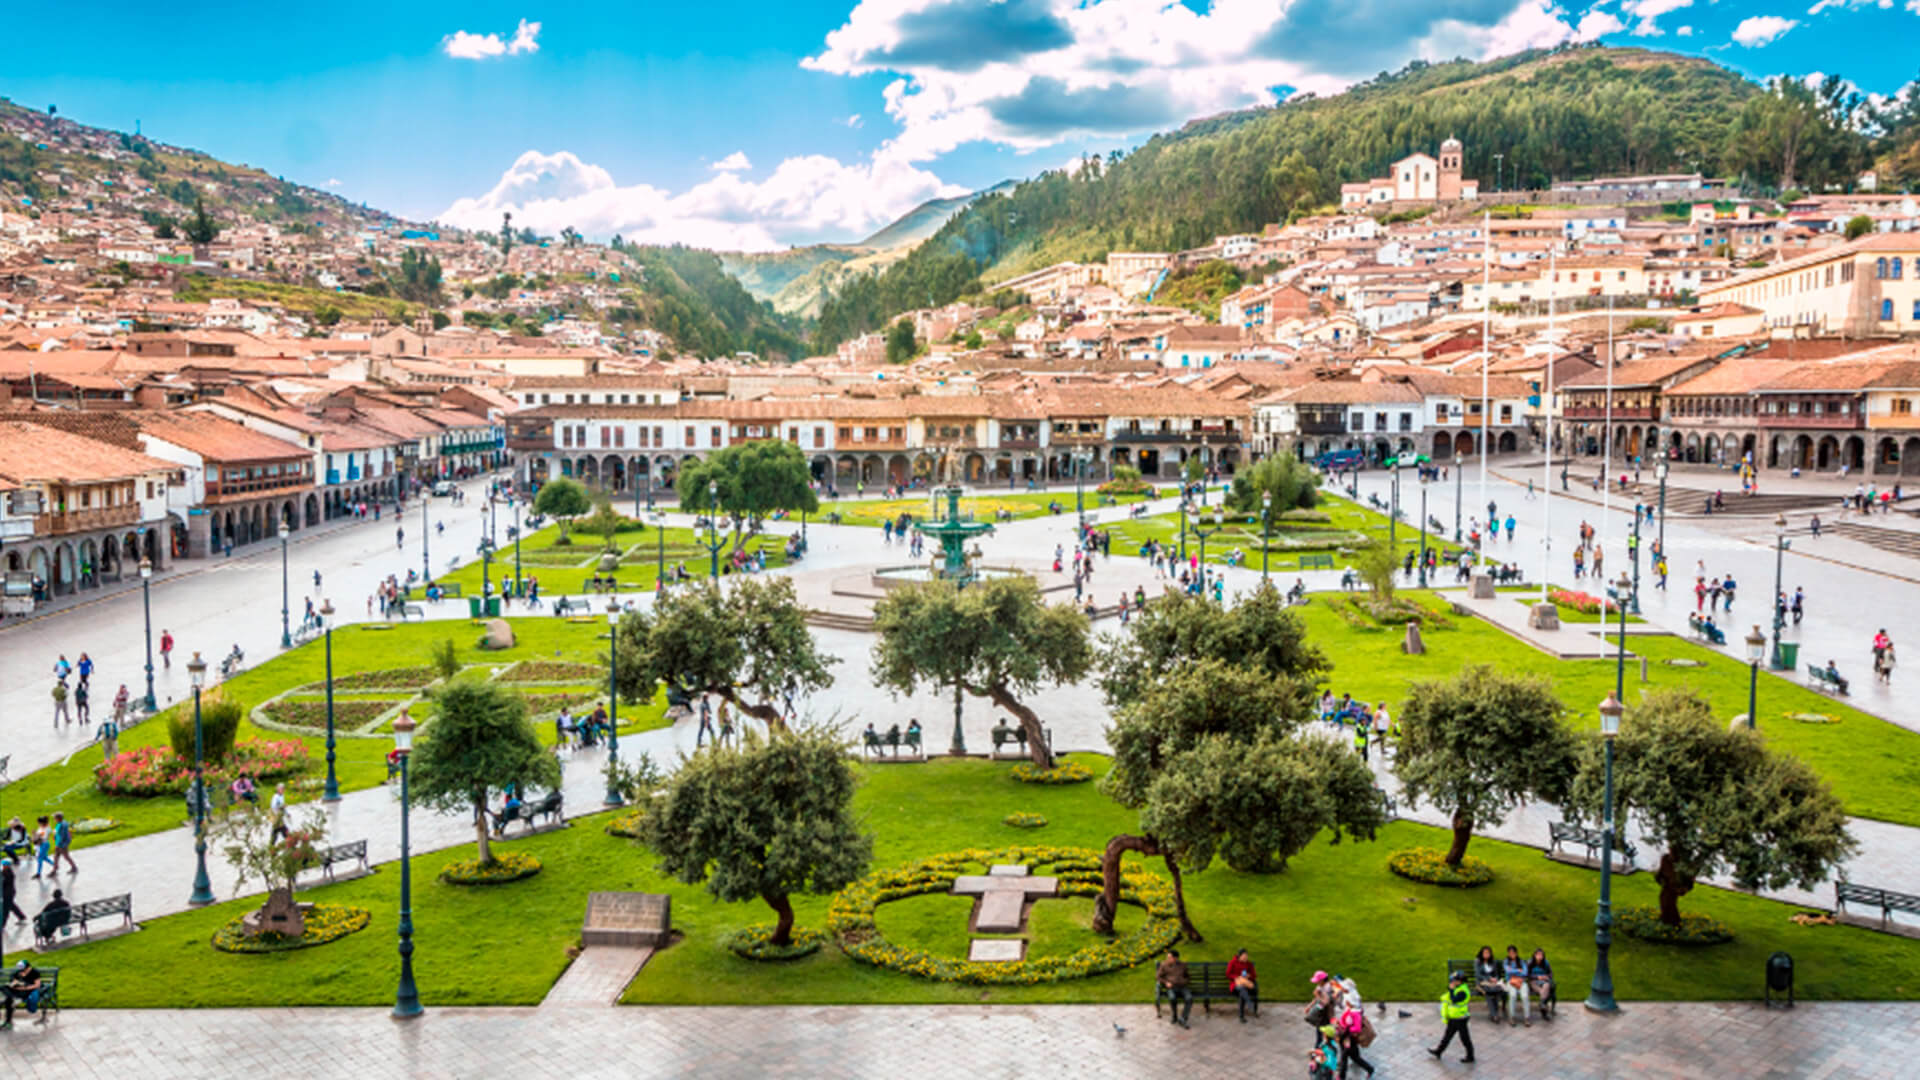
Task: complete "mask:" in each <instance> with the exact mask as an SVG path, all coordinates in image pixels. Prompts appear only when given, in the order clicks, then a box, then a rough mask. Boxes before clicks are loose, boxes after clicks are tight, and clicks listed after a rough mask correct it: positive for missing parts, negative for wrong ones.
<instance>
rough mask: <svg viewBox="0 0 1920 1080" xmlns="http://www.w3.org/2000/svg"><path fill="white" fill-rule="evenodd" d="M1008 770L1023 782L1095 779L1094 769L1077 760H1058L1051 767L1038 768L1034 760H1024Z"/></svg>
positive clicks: (1078, 781) (1037, 782)
mask: <svg viewBox="0 0 1920 1080" xmlns="http://www.w3.org/2000/svg"><path fill="white" fill-rule="evenodd" d="M1007 772H1008V775H1010V776H1012V777H1013V778H1014V779H1015V780H1018V781H1020V782H1021V783H1023V784H1084V783H1086V782H1087V781H1089V780H1091V779H1093V772H1092V770H1090V769H1088V768H1087V767H1086V766H1085V765H1082V764H1080V763H1079V762H1077V761H1056V762H1055V763H1054V766H1053V768H1051V769H1036V768H1034V767H1033V763H1032V762H1030V761H1023V762H1021V763H1020V764H1018V765H1015V766H1014V767H1013V768H1011V769H1009V770H1007Z"/></svg>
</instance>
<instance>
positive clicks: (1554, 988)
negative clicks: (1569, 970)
mask: <svg viewBox="0 0 1920 1080" xmlns="http://www.w3.org/2000/svg"><path fill="white" fill-rule="evenodd" d="M1456 971H1457V972H1460V973H1461V974H1463V975H1465V976H1466V977H1467V987H1468V989H1470V990H1472V991H1473V993H1474V995H1475V996H1476V997H1479V998H1483V999H1485V1000H1486V1002H1487V1016H1488V1017H1489V1018H1491V1019H1498V1018H1499V1014H1496V1013H1495V1011H1494V1010H1495V1009H1496V1008H1502V1007H1501V1006H1500V1005H1498V1004H1496V1002H1495V1000H1494V999H1493V998H1491V997H1488V996H1487V992H1486V991H1485V990H1483V989H1481V987H1480V980H1479V979H1476V978H1474V977H1473V961H1471V960H1448V961H1447V981H1448V982H1452V981H1453V974H1454V972H1456ZM1534 1004H1535V1006H1536V1007H1537V1008H1538V1009H1539V1010H1540V1015H1541V1016H1545V1017H1551V1016H1552V1015H1553V1014H1554V1013H1555V1012H1558V1011H1559V1008H1560V984H1559V982H1558V980H1555V981H1554V982H1553V983H1552V984H1551V987H1550V988H1549V989H1548V991H1547V996H1546V997H1544V998H1535V999H1534ZM1503 1011H1504V1009H1503Z"/></svg>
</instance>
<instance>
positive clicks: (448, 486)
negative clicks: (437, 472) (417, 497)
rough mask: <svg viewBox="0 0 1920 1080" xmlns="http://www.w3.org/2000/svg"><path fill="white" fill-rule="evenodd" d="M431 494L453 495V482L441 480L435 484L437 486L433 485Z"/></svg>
mask: <svg viewBox="0 0 1920 1080" xmlns="http://www.w3.org/2000/svg"><path fill="white" fill-rule="evenodd" d="M433 493H434V494H435V495H451V494H453V481H451V480H442V481H440V482H439V483H437V484H435V485H433Z"/></svg>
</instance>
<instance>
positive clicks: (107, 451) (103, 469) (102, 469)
mask: <svg viewBox="0 0 1920 1080" xmlns="http://www.w3.org/2000/svg"><path fill="white" fill-rule="evenodd" d="M178 468H179V466H178V465H175V464H174V463H173V462H171V461H162V460H160V459H159V458H157V457H149V456H148V455H146V454H142V453H140V452H139V451H137V450H128V449H126V448H125V447H120V446H115V445H113V444H112V443H106V442H101V441H99V440H98V439H89V438H87V437H85V436H84V435H74V434H71V433H69V432H65V431H61V430H59V429H57V428H50V427H46V426H43V425H40V424H29V423H24V422H21V421H0V476H7V477H10V478H12V479H14V480H15V481H18V482H25V483H56V484H85V483H99V482H101V481H106V480H125V479H132V478H134V477H141V476H148V475H151V474H153V473H171V472H173V471H175V470H176V469H178Z"/></svg>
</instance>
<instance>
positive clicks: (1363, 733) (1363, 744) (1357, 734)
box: [1353, 717, 1371, 764]
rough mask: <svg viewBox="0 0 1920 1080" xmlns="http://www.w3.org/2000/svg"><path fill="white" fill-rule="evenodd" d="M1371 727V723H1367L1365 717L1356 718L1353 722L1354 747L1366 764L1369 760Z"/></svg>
mask: <svg viewBox="0 0 1920 1080" xmlns="http://www.w3.org/2000/svg"><path fill="white" fill-rule="evenodd" d="M1370 727H1371V725H1369V724H1368V723H1367V721H1366V719H1365V718H1364V717H1362V718H1361V719H1358V720H1355V721H1354V724H1353V749H1354V751H1355V752H1357V753H1358V754H1359V755H1360V761H1361V763H1362V764H1365V763H1366V761H1367V735H1368V733H1369V729H1370Z"/></svg>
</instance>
